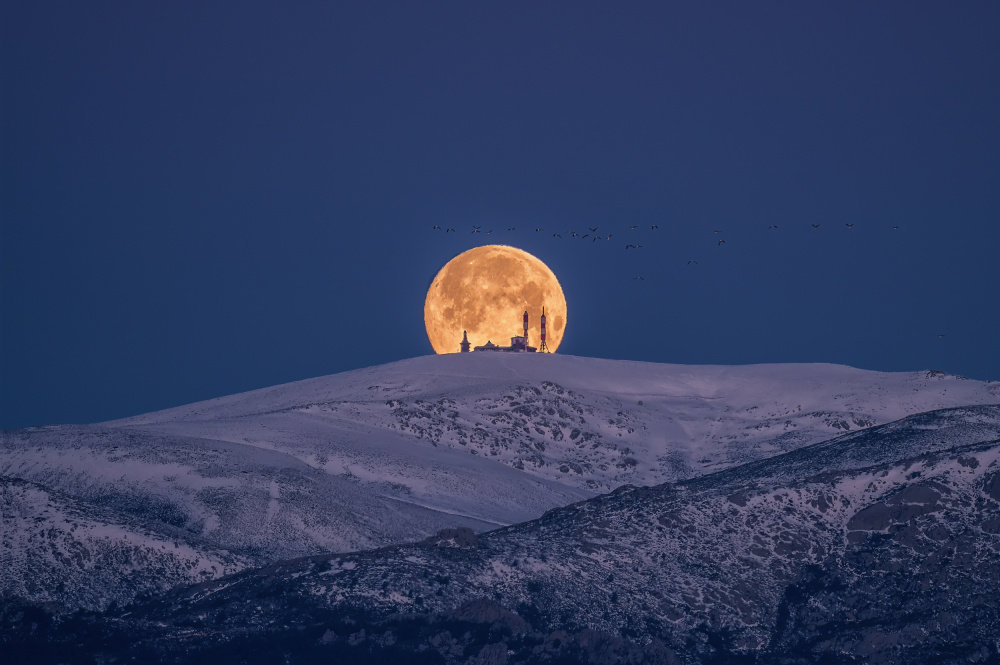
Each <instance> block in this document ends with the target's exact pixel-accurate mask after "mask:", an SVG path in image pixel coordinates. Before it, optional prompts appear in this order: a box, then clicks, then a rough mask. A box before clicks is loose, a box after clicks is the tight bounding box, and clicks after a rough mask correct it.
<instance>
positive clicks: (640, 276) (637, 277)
mask: <svg viewBox="0 0 1000 665" xmlns="http://www.w3.org/2000/svg"><path fill="white" fill-rule="evenodd" d="M632 279H646V278H645V277H643V276H642V275H636V276H635V277H633V278H632Z"/></svg>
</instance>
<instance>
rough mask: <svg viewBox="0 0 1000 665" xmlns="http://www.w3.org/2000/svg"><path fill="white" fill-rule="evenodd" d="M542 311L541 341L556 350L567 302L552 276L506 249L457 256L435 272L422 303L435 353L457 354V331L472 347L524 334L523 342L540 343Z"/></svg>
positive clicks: (525, 255) (537, 262)
mask: <svg viewBox="0 0 1000 665" xmlns="http://www.w3.org/2000/svg"><path fill="white" fill-rule="evenodd" d="M542 307H545V327H546V330H545V343H546V346H548V349H549V351H555V350H556V349H557V348H559V343H560V342H561V341H562V338H563V332H564V331H565V330H566V298H565V296H563V291H562V287H561V286H559V280H557V279H556V276H555V274H554V273H553V272H552V271H551V270H549V267H548V266H547V265H545V264H544V263H542V262H541V261H540V260H539V259H537V258H535V257H534V256H532V255H531V254H528V253H527V252H525V251H523V250H520V249H517V248H516V247H507V246H505V245H485V246H483V247H476V248H475V249H470V250H469V251H467V252H462V253H461V254H459V255H458V256H456V257H455V258H453V259H452V260H451V261H449V262H448V263H447V264H445V266H444V267H443V268H441V270H440V271H439V272H438V274H437V276H436V277H435V278H434V281H433V282H432V283H431V288H430V289H428V291H427V299H426V300H425V301H424V325H425V326H426V327H427V337H428V338H429V339H430V341H431V346H433V347H434V352H435V353H458V352H459V344H460V343H461V341H462V331H463V330H464V331H467V332H468V334H469V343H470V345H471V346H474V347H475V346H480V345H482V344H486V342H493V343H494V344H497V345H499V346H507V345H509V344H510V338H511V337H514V336H520V335H522V334H523V332H524V325H523V322H522V319H523V316H524V311H525V310H527V311H528V344H529V345H530V346H534V347H538V346H539V345H540V343H541V337H540V335H541V321H540V318H541V315H542Z"/></svg>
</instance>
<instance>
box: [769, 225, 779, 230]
mask: <svg viewBox="0 0 1000 665" xmlns="http://www.w3.org/2000/svg"><path fill="white" fill-rule="evenodd" d="M767 228H769V229H776V228H778V225H777V224H771V226H769V227H767Z"/></svg>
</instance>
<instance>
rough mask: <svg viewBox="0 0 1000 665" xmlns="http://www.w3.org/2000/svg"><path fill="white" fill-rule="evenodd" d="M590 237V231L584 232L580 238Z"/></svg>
mask: <svg viewBox="0 0 1000 665" xmlns="http://www.w3.org/2000/svg"><path fill="white" fill-rule="evenodd" d="M589 237H590V234H589V233H584V234H583V235H582V236H580V240H583V239H584V238H589Z"/></svg>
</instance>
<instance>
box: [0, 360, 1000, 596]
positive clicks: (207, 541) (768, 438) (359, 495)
mask: <svg viewBox="0 0 1000 665" xmlns="http://www.w3.org/2000/svg"><path fill="white" fill-rule="evenodd" d="M997 401H1000V384H996V383H982V382H977V381H969V380H963V379H961V378H959V377H953V376H948V375H944V374H942V373H936V372H920V373H905V374H887V373H879V372H867V371H863V370H856V369H852V368H848V367H840V366H834V365H759V366H748V367H687V366H674V365H657V364H651V363H634V362H624V361H605V360H598V359H590V358H574V357H566V356H558V355H551V356H548V355H546V356H541V355H531V356H529V355H517V354H466V355H453V356H440V357H438V356H434V357H426V358H415V359H412V360H408V361H402V362H399V363H393V364H391V365H385V366H381V367H375V368H369V369H365V370H358V371H356V372H347V373H344V374H339V375H335V376H330V377H322V378H318V379H311V380H308V381H301V382H298V383H293V384H287V385H284V386H276V387H274V388H268V389H265V390H259V391H254V392H251V393H245V394H241V395H234V396H230V397H224V398H220V399H216V400H211V401H209V402H202V403H198V404H194V405H189V406H184V407H178V408H176V409H170V410H167V411H162V412H157V413H153V414H147V415H143V416H137V417H135V418H129V419H126V420H122V421H116V422H111V423H104V424H101V425H89V426H54V427H46V428H32V429H30V430H19V431H14V432H4V433H2V434H0V477H3V478H5V479H6V480H5V482H6V483H8V484H10V483H15V482H18V481H25V482H27V483H30V484H31V486H32V487H35V488H36V489H37V490H38V491H41V492H44V493H48V494H49V495H51V496H58V497H60V498H59V501H64V502H66V505H67V506H69V505H72V506H73V510H74V511H77V514H81V515H85V516H89V517H88V519H92V520H93V521H94V524H99V523H101V521H102V520H105V521H108V522H109V523H113V524H114V529H113V530H112V532H113V533H114V534H118V535H114V536H111V535H108V537H107V538H105V539H104V540H101V539H99V538H91V537H89V536H88V538H86V539H84V540H79V539H78V538H77V534H76V533H75V532H74V531H73V529H74V524H73V523H72V522H71V521H68V520H67V519H65V517H64V516H63V515H62V514H61V513H60V512H59V511H52V510H49V512H45V510H44V509H41V510H39V511H36V512H32V509H27V508H25V507H24V506H23V505H22V504H23V503H24V501H25V499H24V497H22V496H20V495H16V493H15V495H16V496H15V495H11V496H12V497H14V498H11V499H10V502H8V504H6V505H7V506H13V505H14V503H17V504H18V506H17V507H16V508H15V507H10V508H3V512H2V517H3V526H4V534H5V536H4V545H3V546H4V552H3V553H4V558H5V560H6V561H11V562H12V563H13V565H11V566H5V567H4V570H3V571H2V572H0V592H4V593H8V594H16V595H18V596H19V597H23V598H26V599H28V600H30V601H33V602H40V603H41V602H51V603H57V604H58V605H59V606H60V607H62V608H63V609H65V610H72V609H75V608H78V607H80V608H100V607H104V606H106V605H107V604H108V603H111V602H119V603H121V602H125V601H127V600H129V598H130V594H134V593H140V592H144V590H145V587H143V586H141V585H139V586H136V585H135V584H133V583H132V581H131V580H132V579H133V578H134V577H135V576H136V575H137V574H138V573H135V574H133V572H132V570H133V568H134V569H135V570H136V571H141V570H144V569H145V570H148V572H149V573H150V574H151V575H159V574H160V572H159V571H166V570H170V571H174V572H172V573H170V574H169V575H166V577H165V579H169V580H171V582H173V581H176V582H180V581H186V582H190V583H193V582H197V581H200V580H202V579H203V577H204V576H205V575H212V576H217V575H221V574H223V573H224V572H229V571H232V570H234V567H236V568H242V567H245V566H256V565H264V564H267V563H271V562H275V561H280V560H283V559H287V558H291V557H296V556H303V555H311V554H321V553H328V552H331V551H355V550H366V549H371V548H376V547H382V546H385V545H389V544H392V543H399V542H405V541H413V540H419V539H421V538H424V537H426V536H427V535H429V534H432V533H435V532H436V531H438V530H439V529H442V528H457V527H467V528H470V529H472V530H474V531H483V530H488V529H492V528H495V527H497V526H500V525H506V524H514V523H520V522H523V521H526V520H530V519H533V518H536V517H538V516H540V515H541V514H542V513H543V512H545V511H546V510H549V509H551V508H554V507H557V506H563V505H566V504H569V503H573V502H576V501H579V500H581V499H585V498H588V497H592V496H595V494H597V493H599V492H605V491H609V490H611V489H614V488H616V487H619V486H621V485H623V484H633V485H652V484H656V483H660V482H664V481H677V480H682V479H686V478H693V477H697V476H699V475H702V474H705V473H711V472H713V471H717V470H719V469H724V468H728V467H732V466H733V465H737V464H741V463H745V462H748V461H752V460H756V459H761V458H765V457H770V456H773V455H776V454H779V453H781V452H783V451H787V450H793V449H795V448H797V447H801V446H804V445H808V444H810V443H815V442H817V441H823V440H826V439H829V438H831V437H832V436H836V435H837V434H841V433H843V432H848V431H857V430H858V429H863V428H866V427H870V426H872V425H874V424H877V423H884V422H887V421H890V420H894V419H896V418H899V417H902V416H905V415H907V414H910V413H917V412H921V411H926V410H929V409H934V408H941V407H947V406H958V405H967V404H984V403H991V402H997ZM25 511H26V512H25ZM77 529H78V527H77ZM112 532H109V534H110V533H112ZM42 533H44V534H46V535H45V537H44V538H43V537H41V536H40V535H39V534H42ZM80 533H83V532H80ZM113 538H121V539H124V540H125V541H128V542H142V543H144V542H146V541H147V540H149V539H151V540H149V542H151V543H153V544H152V545H150V546H149V547H146V546H145V545H142V546H141V549H142V548H144V549H142V552H143V554H142V555H141V556H139V555H136V556H135V557H133V558H132V559H130V560H129V561H130V563H129V565H128V567H126V568H125V569H124V570H126V572H125V573H123V574H122V575H121V576H120V578H118V579H114V573H113V571H114V570H115V568H114V567H110V568H107V571H109V572H105V573H100V574H98V573H96V572H95V571H96V568H95V566H96V565H97V564H96V563H95V562H97V561H100V560H102V559H101V557H102V556H103V555H102V554H101V552H102V551H103V549H102V548H104V547H105V545H102V544H101V543H110V542H111V541H112V540H113ZM53 542H56V543H64V545H60V546H58V547H57V546H53V545H52V543H53ZM68 543H72V545H69V544H68ZM160 543H177V549H178V551H180V550H181V549H183V551H184V552H186V553H187V554H185V555H184V557H185V558H184V563H183V564H181V563H178V561H177V560H175V556H174V553H170V552H169V551H168V550H169V548H167V549H164V548H161V547H160ZM68 549H72V550H73V551H74V552H79V556H68V555H66V551H68ZM158 552H163V553H164V554H163V557H164V558H163V559H162V560H160V559H159V558H158V557H159V554H157V553H158ZM29 579H30V580H31V581H32V582H31V584H26V583H25V580H29ZM69 579H72V580H85V581H87V583H82V582H81V583H79V584H72V585H68V586H67V585H65V584H63V581H64V580H69ZM60 584H62V586H60ZM102 588H103V589H104V591H103V592H102ZM60 589H61V590H60Z"/></svg>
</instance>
